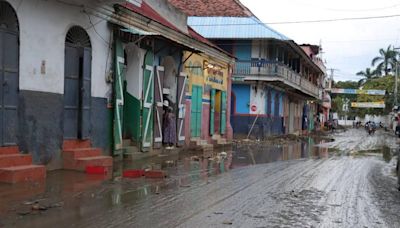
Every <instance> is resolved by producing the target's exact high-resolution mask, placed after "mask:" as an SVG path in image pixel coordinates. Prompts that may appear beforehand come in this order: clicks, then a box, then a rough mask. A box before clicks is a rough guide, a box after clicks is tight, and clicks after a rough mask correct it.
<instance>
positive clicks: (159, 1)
mask: <svg viewBox="0 0 400 228" xmlns="http://www.w3.org/2000/svg"><path fill="white" fill-rule="evenodd" d="M144 1H145V2H146V3H147V4H149V5H150V6H151V7H152V8H153V9H154V10H156V11H157V12H158V13H159V14H160V15H161V16H163V17H164V18H165V19H167V21H169V22H170V23H171V24H173V25H174V26H176V27H177V28H178V29H179V30H181V31H182V32H184V33H188V27H187V15H186V14H184V13H183V12H182V11H180V10H178V9H177V8H175V7H174V6H172V5H171V4H169V3H168V1H167V0H144ZM193 10H195V9H193Z"/></svg>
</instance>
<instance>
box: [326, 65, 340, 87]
mask: <svg viewBox="0 0 400 228" xmlns="http://www.w3.org/2000/svg"><path fill="white" fill-rule="evenodd" d="M327 70H329V71H330V72H331V75H330V77H329V85H328V88H329V90H331V89H332V82H333V75H334V73H335V71H338V69H334V68H331V69H327Z"/></svg>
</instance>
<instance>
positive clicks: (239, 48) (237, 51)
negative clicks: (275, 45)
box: [233, 40, 252, 60]
mask: <svg viewBox="0 0 400 228" xmlns="http://www.w3.org/2000/svg"><path fill="white" fill-rule="evenodd" d="M251 52H252V41H251V40H237V41H235V44H234V47H233V53H234V55H235V57H236V58H238V60H250V59H251Z"/></svg>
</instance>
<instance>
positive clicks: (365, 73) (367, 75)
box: [356, 67, 378, 86]
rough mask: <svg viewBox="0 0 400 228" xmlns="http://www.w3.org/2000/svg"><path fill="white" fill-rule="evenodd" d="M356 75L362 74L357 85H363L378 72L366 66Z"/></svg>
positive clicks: (376, 75)
mask: <svg viewBox="0 0 400 228" xmlns="http://www.w3.org/2000/svg"><path fill="white" fill-rule="evenodd" d="M356 75H357V76H363V77H364V78H362V79H361V80H360V81H358V85H360V86H361V85H363V84H364V83H366V82H367V81H369V80H371V79H373V78H376V77H378V73H377V71H376V70H373V71H371V68H369V67H368V68H367V69H365V71H360V72H358V73H357V74H356Z"/></svg>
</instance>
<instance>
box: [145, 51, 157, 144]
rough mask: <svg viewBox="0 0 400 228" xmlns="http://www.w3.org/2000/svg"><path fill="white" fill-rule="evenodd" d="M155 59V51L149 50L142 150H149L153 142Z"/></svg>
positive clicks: (146, 56)
mask: <svg viewBox="0 0 400 228" xmlns="http://www.w3.org/2000/svg"><path fill="white" fill-rule="evenodd" d="M153 61H154V55H153V52H152V51H147V53H146V55H145V57H144V70H143V109H142V126H143V127H142V150H148V148H150V147H151V145H152V142H153V96H154V80H153V72H154V70H153V69H154V67H153Z"/></svg>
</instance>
